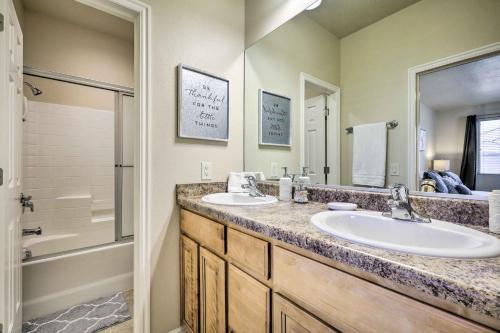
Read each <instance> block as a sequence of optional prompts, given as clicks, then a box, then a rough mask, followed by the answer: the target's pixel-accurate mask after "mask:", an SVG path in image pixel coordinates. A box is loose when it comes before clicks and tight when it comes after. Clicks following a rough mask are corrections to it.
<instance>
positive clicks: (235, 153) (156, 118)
mask: <svg viewBox="0 0 500 333" xmlns="http://www.w3.org/2000/svg"><path fill="white" fill-rule="evenodd" d="M146 2H147V3H149V4H150V5H151V13H152V18H151V22H152V50H151V55H152V64H151V65H152V69H153V71H152V83H153V84H152V104H153V105H152V118H151V129H152V132H151V144H152V147H151V148H152V155H151V156H152V160H151V168H152V169H151V172H152V174H151V179H152V180H153V182H152V188H151V199H152V202H151V207H152V215H151V221H152V225H151V231H150V232H151V237H152V238H151V242H152V249H151V251H152V290H151V327H152V330H151V331H152V332H153V333H165V332H168V331H169V330H172V329H174V328H176V327H178V326H179V325H180V308H179V305H180V290H179V279H180V278H179V210H178V207H177V206H176V202H175V184H177V183H189V182H200V181H201V180H200V175H201V171H200V164H201V161H210V162H212V167H213V179H214V180H225V179H226V177H227V174H228V172H230V171H232V170H241V169H242V167H243V71H244V70H243V67H244V55H243V52H244V33H245V32H244V1H243V0H210V1H197V0H171V1H164V0H147V1H146ZM179 63H184V64H186V65H190V66H193V67H196V68H200V69H203V70H205V71H208V72H211V73H214V74H217V75H221V76H223V77H225V78H227V79H228V80H229V81H230V99H229V101H230V105H229V109H230V118H229V119H230V124H229V125H230V130H229V142H228V143H227V144H226V143H214V142H209V141H196V140H181V139H177V138H176V125H177V123H176V113H177V107H176V102H177V98H176V92H177V90H176V88H177V87H176V82H177V81H176V66H177V65H178V64H179Z"/></svg>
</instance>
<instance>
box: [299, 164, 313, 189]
mask: <svg viewBox="0 0 500 333" xmlns="http://www.w3.org/2000/svg"><path fill="white" fill-rule="evenodd" d="M308 169H309V167H306V166H305V167H302V175H300V177H299V184H302V185H304V186H308V185H311V177H309V172H308Z"/></svg>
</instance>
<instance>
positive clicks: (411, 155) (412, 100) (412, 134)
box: [408, 42, 500, 191]
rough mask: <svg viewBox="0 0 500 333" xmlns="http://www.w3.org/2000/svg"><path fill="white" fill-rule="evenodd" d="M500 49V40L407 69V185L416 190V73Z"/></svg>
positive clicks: (417, 120)
mask: <svg viewBox="0 0 500 333" xmlns="http://www.w3.org/2000/svg"><path fill="white" fill-rule="evenodd" d="M498 51H500V42H497V43H493V44H488V45H485V46H481V47H478V48H475V49H472V50H469V51H465V52H462V53H458V54H454V55H451V56H449V57H445V58H441V59H437V60H434V61H431V62H428V63H425V64H422V65H418V66H414V67H411V68H409V69H408V187H409V188H410V190H412V191H416V190H418V189H417V184H418V181H417V179H418V174H417V170H418V163H419V159H418V149H417V134H418V132H417V125H418V124H419V119H417V117H418V110H419V105H418V103H417V102H418V100H419V98H418V97H419V96H418V94H419V92H418V82H417V80H418V75H419V74H420V73H422V72H427V71H431V70H435V69H437V68H440V67H444V66H448V65H452V64H454V63H458V62H463V61H466V60H468V59H474V58H477V57H481V56H484V55H487V54H489V53H494V52H498Z"/></svg>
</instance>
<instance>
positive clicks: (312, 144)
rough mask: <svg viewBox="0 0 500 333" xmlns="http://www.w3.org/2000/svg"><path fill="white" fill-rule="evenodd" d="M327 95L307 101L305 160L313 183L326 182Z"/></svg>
mask: <svg viewBox="0 0 500 333" xmlns="http://www.w3.org/2000/svg"><path fill="white" fill-rule="evenodd" d="M325 125H326V121H325V96H324V95H321V96H317V97H312V98H309V99H306V101H305V161H304V163H305V164H304V166H306V167H309V174H310V175H309V176H310V177H311V183H312V184H324V183H325V173H324V169H323V168H324V167H325V165H326V164H325V148H326V136H325Z"/></svg>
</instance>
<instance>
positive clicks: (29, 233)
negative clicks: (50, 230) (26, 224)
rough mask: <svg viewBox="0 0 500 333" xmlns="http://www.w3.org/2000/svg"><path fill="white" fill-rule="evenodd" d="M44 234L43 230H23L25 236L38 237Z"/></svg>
mask: <svg viewBox="0 0 500 333" xmlns="http://www.w3.org/2000/svg"><path fill="white" fill-rule="evenodd" d="M41 234H42V228H40V227H38V228H34V229H23V236H29V235H37V236H40V235H41Z"/></svg>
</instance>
